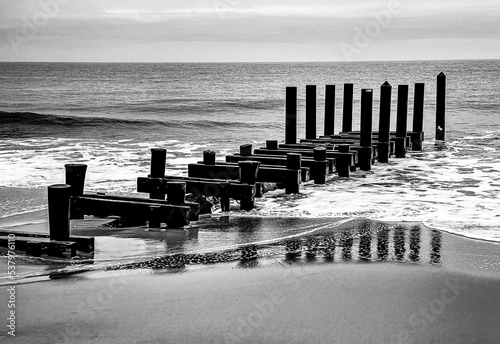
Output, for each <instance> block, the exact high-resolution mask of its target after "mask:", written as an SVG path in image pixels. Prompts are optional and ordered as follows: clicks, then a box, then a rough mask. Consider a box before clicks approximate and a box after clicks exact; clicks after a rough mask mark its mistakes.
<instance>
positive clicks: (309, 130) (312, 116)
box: [306, 85, 316, 139]
mask: <svg viewBox="0 0 500 344" xmlns="http://www.w3.org/2000/svg"><path fill="white" fill-rule="evenodd" d="M315 138H316V85H306V139H315Z"/></svg>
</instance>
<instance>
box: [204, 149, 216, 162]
mask: <svg viewBox="0 0 500 344" xmlns="http://www.w3.org/2000/svg"><path fill="white" fill-rule="evenodd" d="M203 163H204V164H205V165H215V152H214V151H212V150H210V149H207V150H204V151H203Z"/></svg>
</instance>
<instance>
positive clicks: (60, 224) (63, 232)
mask: <svg viewBox="0 0 500 344" xmlns="http://www.w3.org/2000/svg"><path fill="white" fill-rule="evenodd" d="M70 198H71V185H68V184H56V185H51V186H49V187H48V189H47V199H48V207H49V233H50V240H68V239H69V232H70V220H69V215H70V214H69V213H70V210H69V207H70Z"/></svg>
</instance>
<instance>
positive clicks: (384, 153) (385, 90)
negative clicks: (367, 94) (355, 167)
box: [377, 81, 392, 163]
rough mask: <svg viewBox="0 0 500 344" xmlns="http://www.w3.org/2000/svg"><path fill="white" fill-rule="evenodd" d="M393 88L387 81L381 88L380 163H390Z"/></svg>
mask: <svg viewBox="0 0 500 344" xmlns="http://www.w3.org/2000/svg"><path fill="white" fill-rule="evenodd" d="M391 95H392V86H391V85H390V84H389V83H388V82H387V81H386V82H384V83H383V84H382V86H380V116H379V125H378V144H377V148H378V162H380V163H388V162H389V156H390V151H391V149H390V131H391Z"/></svg>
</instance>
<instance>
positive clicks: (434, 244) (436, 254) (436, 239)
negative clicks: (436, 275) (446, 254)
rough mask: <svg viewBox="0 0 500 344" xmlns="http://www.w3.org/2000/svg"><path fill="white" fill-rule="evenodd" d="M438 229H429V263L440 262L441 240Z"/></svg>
mask: <svg viewBox="0 0 500 344" xmlns="http://www.w3.org/2000/svg"><path fill="white" fill-rule="evenodd" d="M441 236H442V234H441V232H439V231H436V230H433V231H431V264H441V240H442V237H441Z"/></svg>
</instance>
